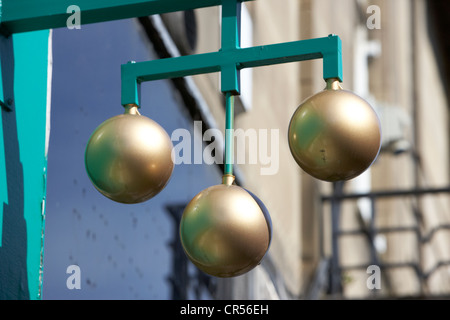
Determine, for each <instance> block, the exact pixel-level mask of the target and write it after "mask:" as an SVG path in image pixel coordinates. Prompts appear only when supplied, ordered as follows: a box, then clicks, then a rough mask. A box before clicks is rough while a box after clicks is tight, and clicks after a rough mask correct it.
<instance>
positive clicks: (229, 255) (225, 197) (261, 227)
mask: <svg viewBox="0 0 450 320" xmlns="http://www.w3.org/2000/svg"><path fill="white" fill-rule="evenodd" d="M229 182H230V180H229V178H228V177H224V184H220V185H215V186H212V187H209V188H207V189H205V190H203V191H201V192H200V193H199V194H197V195H196V196H195V197H194V198H193V199H192V200H191V201H190V202H189V204H188V205H187V206H186V208H185V210H184V212H183V216H182V219H181V224H180V237H181V243H182V245H183V248H184V251H185V252H186V254H187V256H188V257H189V259H190V260H191V261H192V262H193V263H194V265H195V266H197V267H198V268H199V269H200V270H202V271H203V272H205V273H207V274H210V275H212V276H216V277H222V278H225V277H235V276H239V275H242V274H244V273H246V272H248V271H250V270H252V269H253V268H254V267H256V266H257V265H258V264H259V263H260V261H261V260H262V258H263V257H264V255H265V254H266V252H267V250H268V249H269V246H270V241H271V237H272V222H271V219H270V216H269V213H268V211H267V209H266V208H265V206H264V205H263V204H262V202H261V201H260V200H259V199H258V198H257V197H256V196H255V195H254V194H252V193H251V192H249V191H247V190H245V189H243V188H241V187H239V186H236V185H231V184H230V183H229Z"/></svg>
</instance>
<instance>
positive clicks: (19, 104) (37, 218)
mask: <svg viewBox="0 0 450 320" xmlns="http://www.w3.org/2000/svg"><path fill="white" fill-rule="evenodd" d="M49 36H50V31H49V30H43V31H37V32H30V33H24V34H20V35H14V36H13V37H12V39H10V41H11V43H12V44H13V54H12V56H13V57H5V56H3V57H0V59H1V60H3V59H7V58H8V59H9V58H11V61H13V63H14V65H13V66H12V67H11V69H10V70H8V72H10V73H13V75H11V76H8V78H11V79H14V81H13V94H12V97H10V96H8V97H3V92H4V90H3V89H4V86H5V83H3V81H2V82H0V87H1V90H0V91H1V93H2V98H9V99H11V98H13V99H14V102H13V108H12V109H10V110H6V109H3V110H2V113H1V116H0V175H1V179H0V228H1V230H3V228H5V227H6V228H20V229H17V230H8V232H5V230H3V232H0V237H1V238H0V239H3V240H4V241H2V243H1V244H0V250H3V252H2V254H3V256H2V257H3V258H6V259H4V260H2V261H0V263H1V266H0V268H4V270H10V271H9V272H8V275H7V276H9V275H10V276H11V278H12V279H15V280H10V281H5V283H2V291H3V292H0V296H2V297H6V298H11V299H15V298H17V299H24V298H27V299H32V300H39V299H41V292H42V281H43V279H42V274H43V250H44V229H45V198H46V169H47V147H48V128H47V125H48V121H49V119H48V117H47V115H48V110H49V109H48V107H49V106H48V102H49V100H48V98H49V94H50V92H49V87H48V85H49V79H50V78H49V77H50V75H49ZM7 63H10V62H7ZM2 72H5V70H2ZM11 82H12V81H11ZM9 94H11V93H9ZM4 121H6V122H5V123H6V124H7V122H8V121H15V124H14V125H13V127H14V128H16V130H14V131H16V134H15V136H14V137H12V139H15V140H16V142H14V145H18V147H17V150H16V152H17V153H18V154H16V155H15V156H14V157H15V158H17V161H18V162H20V164H18V165H17V166H19V168H20V171H21V172H20V174H19V175H17V173H16V171H14V172H11V171H9V170H8V168H7V166H6V162H7V159H6V158H5V156H6V152H5V151H11V150H6V149H5V148H6V146H7V145H11V143H6V140H5V139H6V137H5V136H4V127H3V122H4ZM8 126H9V124H8ZM8 126H7V127H8ZM7 127H5V128H7ZM8 139H11V137H10V138H8ZM8 161H9V162H11V160H8ZM14 161H16V160H14ZM8 171H9V172H8ZM8 174H9V175H10V177H9V178H7V175H8ZM19 180H20V181H19ZM8 182H9V183H10V185H8ZM8 190H13V191H12V192H9V193H8ZM19 194H20V195H19ZM18 201H20V202H21V203H18ZM5 208H6V209H8V210H9V211H8V213H7V214H8V215H11V214H13V215H22V214H23V217H20V219H21V220H20V221H23V223H24V226H22V225H20V226H18V225H17V224H16V223H12V224H11V223H9V222H8V224H7V225H5V223H6V220H7V221H10V220H11V219H10V217H8V219H6V216H4V214H5V212H4V209H5ZM14 219H15V220H17V219H16V218H14ZM3 237H7V238H6V239H4V238H3ZM16 243H24V245H22V244H21V245H19V247H17V248H20V250H23V251H24V252H16V251H17V248H16V246H17V245H15V244H16ZM8 246H9V247H8ZM12 246H15V247H14V248H13V247H12ZM5 252H9V253H6V254H5ZM19 256H20V258H19ZM22 256H24V257H23V258H22ZM24 273H26V275H25V274H24ZM13 274H14V275H13ZM17 274H19V276H17Z"/></svg>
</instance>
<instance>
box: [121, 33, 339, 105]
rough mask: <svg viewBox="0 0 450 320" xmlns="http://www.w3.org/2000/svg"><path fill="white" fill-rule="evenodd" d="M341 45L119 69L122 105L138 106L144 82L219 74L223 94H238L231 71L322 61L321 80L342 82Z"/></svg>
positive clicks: (318, 43) (282, 47)
mask: <svg viewBox="0 0 450 320" xmlns="http://www.w3.org/2000/svg"><path fill="white" fill-rule="evenodd" d="M341 47H342V44H341V40H340V38H339V37H338V36H335V35H330V36H328V37H324V38H316V39H309V40H300V41H294V42H287V43H280V44H272V45H266V46H257V47H251V48H235V49H228V50H220V51H218V52H213V53H203V54H197V55H189V56H181V57H175V58H166V59H159V60H151V61H144V62H136V63H132V64H124V65H122V70H121V72H122V105H127V104H137V105H139V104H138V97H137V89H136V86H137V84H139V83H142V82H145V81H153V80H161V79H169V78H177V77H185V76H189V75H197V74H203V73H212V72H220V71H222V72H224V73H225V74H222V88H221V90H222V92H228V91H233V92H238V91H239V89H238V87H237V80H236V77H237V76H236V75H235V74H233V75H231V74H232V73H233V72H234V70H233V68H234V69H235V70H241V69H244V68H253V67H261V66H268V65H273V64H281V63H288V62H295V61H304V60H313V59H323V78H324V79H325V80H326V79H331V78H336V79H338V80H339V81H341V82H342V79H343V77H342V50H341Z"/></svg>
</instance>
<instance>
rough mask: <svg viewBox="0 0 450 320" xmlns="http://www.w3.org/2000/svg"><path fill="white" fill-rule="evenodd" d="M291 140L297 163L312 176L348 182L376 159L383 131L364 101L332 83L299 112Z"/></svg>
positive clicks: (292, 129) (325, 179) (291, 129)
mask: <svg viewBox="0 0 450 320" xmlns="http://www.w3.org/2000/svg"><path fill="white" fill-rule="evenodd" d="M288 140H289V148H290V150H291V153H292V155H293V157H294V159H295V161H296V162H297V163H298V165H299V166H300V167H301V168H302V169H303V170H304V171H306V172H307V173H308V174H310V175H311V176H313V177H315V178H317V179H320V180H324V181H329V182H333V181H340V180H349V179H352V178H355V177H357V176H358V175H360V174H361V173H363V172H364V171H365V170H366V169H367V168H369V167H370V166H371V164H372V163H373V162H374V161H375V159H376V158H377V156H378V154H379V151H380V147H381V128H380V122H379V120H378V117H377V115H376V113H375V111H374V110H373V109H372V107H371V106H370V105H369V104H368V103H367V102H366V101H365V100H364V99H362V98H360V97H359V96H357V95H356V94H354V93H352V92H350V91H346V90H342V89H341V88H340V87H339V86H338V85H337V84H336V83H332V84H331V87H329V88H327V89H326V90H324V91H322V92H320V93H318V94H315V95H313V96H312V97H310V98H308V99H306V101H304V102H303V103H302V104H301V105H300V106H299V107H298V108H297V110H296V111H295V113H294V115H293V116H292V119H291V122H290V124H289V132H288Z"/></svg>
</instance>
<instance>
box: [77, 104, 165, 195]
mask: <svg viewBox="0 0 450 320" xmlns="http://www.w3.org/2000/svg"><path fill="white" fill-rule="evenodd" d="M172 148H173V145H172V141H171V140H170V137H169V135H168V134H167V132H166V131H165V130H164V129H163V128H162V127H161V126H160V125H159V124H158V123H156V122H155V121H153V120H151V119H150V118H148V117H145V116H142V115H140V113H139V112H138V110H137V106H135V105H128V106H126V110H125V113H124V114H121V115H118V116H115V117H112V118H110V119H108V120H106V121H104V122H103V123H102V124H100V125H99V126H98V127H97V128H96V129H95V131H94V132H93V133H92V135H91V137H90V139H89V141H88V144H87V146H86V151H85V166H86V171H87V174H88V176H89V178H90V180H91V181H92V183H93V185H94V186H95V188H96V189H97V190H98V191H99V192H100V193H102V194H103V195H104V196H106V197H108V198H110V199H111V200H114V201H117V202H120V203H128V204H131V203H139V202H143V201H146V200H148V199H150V198H152V197H154V196H155V195H156V194H158V193H159V192H160V191H161V190H162V189H163V188H164V187H165V186H166V185H167V183H168V181H169V179H170V177H171V175H172V171H173V168H174V163H173V161H172V156H171V153H172Z"/></svg>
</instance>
